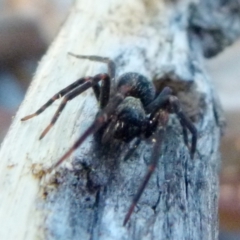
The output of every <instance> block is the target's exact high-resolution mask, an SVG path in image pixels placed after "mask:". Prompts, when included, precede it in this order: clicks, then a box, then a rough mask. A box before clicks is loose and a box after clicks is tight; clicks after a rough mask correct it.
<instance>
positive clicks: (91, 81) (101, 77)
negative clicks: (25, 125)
mask: <svg viewBox="0 0 240 240" xmlns="http://www.w3.org/2000/svg"><path fill="white" fill-rule="evenodd" d="M101 80H102V81H103V82H104V81H105V80H106V81H109V76H108V75H107V74H98V75H96V76H95V77H89V78H87V80H86V81H85V83H84V84H82V85H81V86H79V87H77V88H75V89H74V90H73V91H71V92H70V93H68V94H67V95H66V96H65V97H64V98H63V100H62V103H61V104H60V106H59V107H58V109H57V111H56V113H55V114H54V116H53V118H52V120H51V122H50V124H49V125H48V126H47V127H46V128H45V130H44V131H43V132H42V134H41V136H40V138H39V140H41V139H42V138H43V137H44V136H45V135H46V134H47V132H48V131H49V130H50V129H51V128H52V126H53V125H54V124H55V122H56V121H57V120H58V117H59V116H60V114H61V113H62V111H63V109H64V108H65V106H66V104H67V102H68V101H70V100H72V99H73V98H75V97H76V96H78V95H79V94H81V93H82V92H84V91H85V90H87V89H88V88H90V87H92V86H94V85H95V84H97V83H98V82H99V81H101Z"/></svg>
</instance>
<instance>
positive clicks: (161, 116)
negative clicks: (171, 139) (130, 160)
mask: <svg viewBox="0 0 240 240" xmlns="http://www.w3.org/2000/svg"><path fill="white" fill-rule="evenodd" d="M156 117H157V118H158V120H160V123H161V124H160V126H159V128H158V129H157V131H156V133H155V134H154V135H153V137H152V141H153V142H154V145H153V152H152V156H151V161H150V164H149V166H148V170H147V173H146V175H145V177H144V178H143V181H142V184H141V185H140V187H139V188H138V191H137V193H136V195H135V196H134V198H133V200H132V204H131V206H130V207H129V209H128V212H127V214H126V216H125V218H124V221H123V226H125V225H126V223H127V222H128V220H129V219H130V217H131V215H132V213H133V210H134V208H135V206H136V205H137V203H138V201H139V199H140V197H141V195H142V193H143V191H144V189H145V187H146V185H147V184H148V182H149V179H150V178H151V176H152V174H153V172H154V171H155V169H156V167H157V163H158V160H159V158H160V156H161V145H162V139H163V136H164V134H165V127H166V125H167V122H168V113H167V112H166V111H161V112H159V113H157V116H156Z"/></svg>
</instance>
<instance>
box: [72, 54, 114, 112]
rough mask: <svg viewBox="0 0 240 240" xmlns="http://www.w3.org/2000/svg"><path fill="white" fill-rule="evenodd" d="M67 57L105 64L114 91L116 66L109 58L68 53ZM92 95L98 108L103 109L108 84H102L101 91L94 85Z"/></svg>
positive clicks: (108, 90)
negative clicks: (97, 103) (95, 97)
mask: <svg viewBox="0 0 240 240" xmlns="http://www.w3.org/2000/svg"><path fill="white" fill-rule="evenodd" d="M68 54H69V55H71V56H73V57H76V58H80V59H88V60H90V61H94V62H102V63H106V64H107V67H108V75H109V77H110V80H109V81H111V84H112V88H113V90H116V86H115V75H116V66H115V63H114V61H112V60H111V59H110V58H107V57H100V56H96V55H77V54H74V53H70V52H69V53H68ZM93 90H94V93H95V95H96V96H97V99H98V100H99V102H100V108H101V109H103V108H104V107H105V106H106V105H107V103H108V99H106V97H105V96H106V95H107V94H109V93H110V83H109V84H108V83H107V82H103V83H102V85H101V89H100V87H99V85H98V84H96V85H95V86H94V87H93Z"/></svg>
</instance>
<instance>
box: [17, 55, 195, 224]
mask: <svg viewBox="0 0 240 240" xmlns="http://www.w3.org/2000/svg"><path fill="white" fill-rule="evenodd" d="M69 54H70V55H71V56H74V57H76V58H80V59H88V60H91V61H97V62H103V63H105V64H107V66H108V73H103V74H97V75H95V76H93V77H83V78H80V79H78V80H77V81H75V82H73V83H72V84H70V85H69V86H67V87H66V88H64V89H62V90H61V91H59V92H58V93H57V94H55V95H54V96H53V97H52V98H51V99H49V100H48V101H47V102H46V103H45V104H44V105H43V106H42V107H41V108H40V109H38V110H37V111H36V112H35V113H34V114H31V115H28V116H26V117H24V118H22V119H21V121H25V120H28V119H30V118H32V117H34V116H37V115H39V114H40V113H42V112H43V111H44V110H45V109H46V108H47V107H49V106H50V105H51V104H52V103H53V102H54V101H55V100H57V99H59V98H61V97H63V96H64V98H63V100H62V102H61V104H60V106H59V108H58V109H57V111H56V113H55V114H54V116H53V118H52V120H51V122H50V124H49V125H48V126H47V127H46V129H45V130H44V131H43V133H42V134H41V136H40V138H39V139H42V138H43V137H44V136H45V135H46V134H47V132H48V131H49V130H50V128H51V127H52V126H53V125H54V124H55V123H56V121H57V119H58V117H59V116H60V114H61V112H62V110H63V109H64V107H65V106H66V104H67V102H68V101H70V100H72V99H73V98H75V97H76V96H78V95H79V94H81V93H82V92H84V91H86V90H87V89H89V88H92V89H93V91H94V94H95V96H96V99H97V101H98V102H99V105H100V110H99V111H98V113H97V115H96V117H95V120H94V121H93V122H92V124H91V125H90V126H89V127H88V128H87V129H86V130H85V131H84V133H83V134H82V135H81V136H80V137H79V138H78V139H77V141H76V142H75V143H74V144H73V146H72V147H71V148H70V149H69V150H68V151H67V152H66V153H65V154H64V155H63V156H62V157H61V158H60V159H59V160H58V161H57V162H56V163H55V164H54V165H53V166H52V167H51V168H50V169H49V171H51V170H53V169H54V168H56V167H57V166H58V165H60V164H61V163H62V162H63V161H64V160H65V159H67V158H68V157H69V156H70V155H71V154H72V152H73V151H74V150H75V149H76V148H78V147H79V146H80V145H81V144H82V143H83V142H84V141H85V140H86V138H87V137H88V136H89V135H91V134H96V133H99V132H102V134H101V141H102V143H104V142H109V141H110V140H111V139H112V138H115V139H118V140H120V141H124V142H130V141H132V140H133V139H137V142H138V143H137V144H139V143H140V141H141V140H142V139H148V138H150V139H151V140H152V142H153V150H152V155H151V159H150V164H149V166H148V170H147V172H146V175H145V177H144V178H143V181H142V183H141V185H140V187H139V188H138V191H137V193H136V195H135V196H134V198H133V200H132V203H131V205H130V207H129V209H128V212H127V214H126V216H125V219H124V221H123V225H124V226H125V225H126V223H127V222H128V220H129V219H130V216H131V214H132V212H133V210H134V208H135V206H136V204H137V203H138V201H139V199H140V197H141V195H142V193H143V191H144V189H145V187H146V185H147V183H148V181H149V179H150V177H151V176H152V174H153V172H154V170H155V168H156V166H157V162H158V159H159V157H160V155H161V143H162V139H163V138H164V133H165V129H166V126H167V123H168V117H169V114H170V113H175V114H176V115H177V117H178V119H179V121H180V124H181V126H182V131H183V140H184V143H185V145H186V146H187V147H188V148H189V151H190V156H191V158H192V159H193V157H194V153H195V151H196V145H197V129H196V128H195V126H194V125H193V123H192V122H191V120H190V119H189V118H188V117H187V116H186V115H185V114H184V113H183V111H182V109H181V106H180V102H179V100H178V98H177V97H176V96H174V95H172V89H171V88H169V87H165V88H164V89H163V90H162V91H161V92H160V93H159V94H156V89H155V87H154V85H153V84H152V82H150V81H148V79H147V78H146V77H145V76H143V75H141V74H139V73H137V72H127V73H125V74H123V75H121V76H120V77H119V78H118V81H117V85H116V86H115V84H114V83H115V63H114V62H113V61H112V60H111V59H109V58H106V57H100V56H95V55H89V56H87V55H76V54H73V53H69ZM99 82H101V84H99ZM111 85H112V86H111ZM188 130H189V131H190V133H191V134H192V140H191V148H190V147H189V146H188Z"/></svg>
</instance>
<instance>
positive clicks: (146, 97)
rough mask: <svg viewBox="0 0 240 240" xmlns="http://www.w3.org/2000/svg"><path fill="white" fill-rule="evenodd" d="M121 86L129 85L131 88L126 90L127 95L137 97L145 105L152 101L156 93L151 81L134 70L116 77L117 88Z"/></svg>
mask: <svg viewBox="0 0 240 240" xmlns="http://www.w3.org/2000/svg"><path fill="white" fill-rule="evenodd" d="M122 86H125V87H126V86H129V88H130V89H131V90H130V91H129V92H128V96H133V97H135V98H139V99H140V100H141V102H142V104H143V106H147V105H148V104H149V103H150V102H152V101H153V99H154V97H155V94H156V91H155V88H154V86H153V84H152V82H150V81H148V79H147V78H146V77H145V76H143V75H141V74H139V73H136V72H128V73H125V74H123V75H121V76H120V77H119V79H118V85H117V88H118V89H120V88H121V87H122Z"/></svg>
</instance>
